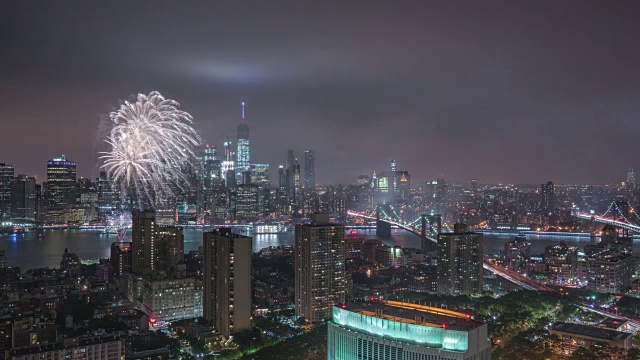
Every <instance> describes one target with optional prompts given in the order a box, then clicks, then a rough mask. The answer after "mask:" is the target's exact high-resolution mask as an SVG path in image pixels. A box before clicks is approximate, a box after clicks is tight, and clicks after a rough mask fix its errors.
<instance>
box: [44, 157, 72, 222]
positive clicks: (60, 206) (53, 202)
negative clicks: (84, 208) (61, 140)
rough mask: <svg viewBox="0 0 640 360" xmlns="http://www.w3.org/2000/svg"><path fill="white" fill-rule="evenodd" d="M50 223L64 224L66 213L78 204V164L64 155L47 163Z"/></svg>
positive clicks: (47, 194)
mask: <svg viewBox="0 0 640 360" xmlns="http://www.w3.org/2000/svg"><path fill="white" fill-rule="evenodd" d="M46 196H47V212H48V221H49V222H52V223H58V224H60V223H63V222H64V215H65V213H66V212H67V211H68V210H70V208H71V206H72V205H74V204H75V202H76V163H75V162H74V161H68V160H67V157H66V156H64V155H62V156H60V157H59V158H54V159H53V160H49V161H48V162H47V193H46Z"/></svg>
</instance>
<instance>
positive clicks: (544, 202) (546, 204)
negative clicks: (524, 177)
mask: <svg viewBox="0 0 640 360" xmlns="http://www.w3.org/2000/svg"><path fill="white" fill-rule="evenodd" d="M540 195H541V202H540V208H541V210H542V211H543V212H544V215H553V214H554V213H555V211H556V194H555V190H554V186H553V183H552V182H551V181H548V182H547V183H546V184H542V185H541V186H540Z"/></svg>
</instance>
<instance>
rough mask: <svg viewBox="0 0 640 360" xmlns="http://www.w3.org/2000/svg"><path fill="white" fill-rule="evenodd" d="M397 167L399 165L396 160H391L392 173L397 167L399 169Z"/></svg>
mask: <svg viewBox="0 0 640 360" xmlns="http://www.w3.org/2000/svg"><path fill="white" fill-rule="evenodd" d="M396 165H397V163H396V160H395V159H391V160H389V169H390V170H391V172H394V171H396V167H397V166H396Z"/></svg>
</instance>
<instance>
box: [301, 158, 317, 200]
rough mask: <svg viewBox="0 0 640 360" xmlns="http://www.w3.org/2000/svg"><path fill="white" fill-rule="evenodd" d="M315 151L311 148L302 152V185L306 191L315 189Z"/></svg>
mask: <svg viewBox="0 0 640 360" xmlns="http://www.w3.org/2000/svg"><path fill="white" fill-rule="evenodd" d="M315 162H316V159H315V153H314V151H313V150H307V151H305V152H304V187H305V189H306V190H307V191H312V192H313V191H316V167H315Z"/></svg>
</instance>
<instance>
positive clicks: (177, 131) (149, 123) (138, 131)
mask: <svg viewBox="0 0 640 360" xmlns="http://www.w3.org/2000/svg"><path fill="white" fill-rule="evenodd" d="M178 107H179V104H178V103H177V102H176V101H174V100H171V99H165V98H164V97H163V96H162V95H161V94H160V93H159V92H156V91H154V92H151V93H149V95H144V94H138V96H137V97H136V101H135V102H129V101H125V102H124V103H123V104H122V105H121V106H120V108H119V109H118V110H117V111H114V112H111V113H110V114H109V120H110V121H109V124H110V131H109V133H108V136H107V139H106V140H105V141H106V143H107V144H108V145H109V147H110V150H109V151H106V152H101V154H102V156H100V158H101V159H102V160H103V162H104V163H103V164H102V166H101V168H102V169H104V170H105V171H106V172H107V176H108V179H109V180H110V182H111V183H112V185H113V186H114V187H115V188H116V189H118V190H119V191H120V196H121V200H122V204H128V206H130V207H131V208H132V209H134V208H137V209H140V210H142V209H144V208H147V207H150V208H156V207H157V205H158V204H159V203H163V202H166V201H167V200H168V199H170V198H172V197H173V196H174V195H175V190H176V189H179V188H184V187H185V185H186V184H188V181H189V171H191V170H192V169H198V166H199V165H198V163H197V162H196V153H195V152H196V148H197V147H198V146H199V145H200V144H201V139H200V136H198V134H197V133H196V131H195V130H194V129H193V127H192V126H191V125H192V123H193V118H192V117H191V115H190V114H189V113H188V112H186V111H182V110H179V109H178Z"/></svg>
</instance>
